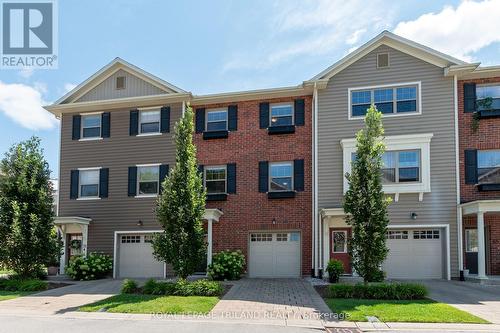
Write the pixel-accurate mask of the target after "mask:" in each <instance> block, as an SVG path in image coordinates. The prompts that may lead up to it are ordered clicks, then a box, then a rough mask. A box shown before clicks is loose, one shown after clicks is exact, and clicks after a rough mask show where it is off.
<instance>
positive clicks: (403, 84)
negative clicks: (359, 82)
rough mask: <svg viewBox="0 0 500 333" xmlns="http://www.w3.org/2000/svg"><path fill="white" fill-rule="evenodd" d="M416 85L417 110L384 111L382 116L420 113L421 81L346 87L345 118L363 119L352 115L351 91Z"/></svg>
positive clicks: (402, 115)
mask: <svg viewBox="0 0 500 333" xmlns="http://www.w3.org/2000/svg"><path fill="white" fill-rule="evenodd" d="M415 85H416V86H417V112H401V113H397V112H395V113H392V114H391V113H385V114H382V117H384V118H386V117H405V116H418V115H421V114H422V82H421V81H416V82H401V83H391V84H381V85H376V86H366V87H352V88H347V119H349V120H359V119H365V117H364V116H353V115H352V109H351V93H352V92H353V91H358V90H369V89H378V88H398V87H405V86H415Z"/></svg>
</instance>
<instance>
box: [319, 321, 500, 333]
mask: <svg viewBox="0 0 500 333" xmlns="http://www.w3.org/2000/svg"><path fill="white" fill-rule="evenodd" d="M326 327H335V328H359V329H360V330H362V331H363V332H368V331H379V330H384V331H405V330H407V331H429V330H439V331H442V332H446V331H452V332H453V331H460V332H462V331H472V332H491V333H493V332H500V325H497V324H453V323H452V324H443V323H382V322H378V323H369V322H347V321H341V322H336V323H328V324H327V325H326Z"/></svg>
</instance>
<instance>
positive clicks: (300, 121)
mask: <svg viewBox="0 0 500 333" xmlns="http://www.w3.org/2000/svg"><path fill="white" fill-rule="evenodd" d="M294 110H295V125H296V126H304V100H303V99H296V100H295V105H294Z"/></svg>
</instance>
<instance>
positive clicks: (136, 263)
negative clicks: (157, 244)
mask: <svg viewBox="0 0 500 333" xmlns="http://www.w3.org/2000/svg"><path fill="white" fill-rule="evenodd" d="M151 236H152V235H151V234H145V235H137V234H132V235H120V236H119V239H118V241H119V244H118V245H119V246H118V251H119V252H118V277H121V278H141V277H148V278H149V277H152V278H161V277H164V264H163V263H162V262H159V261H157V260H156V259H155V258H154V257H153V248H152V246H151Z"/></svg>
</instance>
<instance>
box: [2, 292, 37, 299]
mask: <svg viewBox="0 0 500 333" xmlns="http://www.w3.org/2000/svg"><path fill="white" fill-rule="evenodd" d="M29 294H33V292H30V291H5V290H0V301H6V300H8V299H12V298H16V297H21V296H26V295H29Z"/></svg>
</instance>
